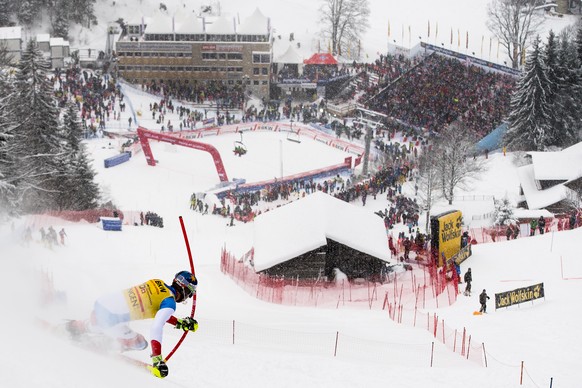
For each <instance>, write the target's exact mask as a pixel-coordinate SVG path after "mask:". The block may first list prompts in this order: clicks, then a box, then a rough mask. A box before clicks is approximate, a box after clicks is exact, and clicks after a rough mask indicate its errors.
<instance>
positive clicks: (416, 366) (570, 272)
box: [0, 0, 582, 388]
mask: <svg viewBox="0 0 582 388" xmlns="http://www.w3.org/2000/svg"><path fill="white" fill-rule="evenodd" d="M488 2H489V1H488V0H474V1H466V0H443V1H439V2H434V1H422V2H404V1H396V0H383V1H380V0H374V1H371V8H372V9H371V11H372V12H371V19H370V29H369V31H368V32H367V34H366V37H365V39H362V42H363V45H364V48H365V53H366V54H367V55H368V54H369V59H370V60H372V59H373V58H375V56H376V53H377V52H383V51H385V48H386V44H387V41H388V39H390V40H391V39H394V40H397V41H398V42H400V43H403V44H405V45H407V44H408V41H409V39H410V38H409V36H408V28H407V26H408V25H410V26H411V31H412V34H411V36H413V37H415V36H416V35H417V34H418V35H421V36H424V35H425V34H426V25H427V20H431V21H433V22H436V21H438V22H439V28H440V29H441V32H440V34H441V36H443V35H444V36H446V37H448V33H447V32H448V31H449V28H453V29H454V31H455V38H456V30H457V29H459V30H461V31H462V33H463V32H464V31H466V30H467V31H470V35H471V43H470V49H469V50H475V51H476V52H477V53H478V51H479V48H478V46H479V44H480V41H481V39H479V38H474V37H480V36H481V35H485V34H486V31H487V30H486V27H485V21H486V16H485V6H486V4H487V3H488ZM165 3H166V4H167V5H168V6H169V7H171V6H173V5H176V6H179V7H182V5H183V3H186V2H184V1H172V2H170V1H166V2H165ZM241 3H242V2H240V1H235V0H224V1H221V5H222V8H223V9H228V10H233V11H234V10H235V9H237V7H239V6H241ZM247 5H248V2H244V4H243V6H245V7H246V6H247ZM148 6H149V7H150V8H151V9H152V10H153V9H155V8H156V7H159V1H146V0H144V1H142V2H140V5H139V7H140V8H141V11H142V13H143V14H144V15H148V14H150V13H151V14H153V11H152V12H149V11H150V10H149V9H148ZM255 6H258V7H260V9H261V11H262V12H263V13H264V14H265V15H266V16H267V17H270V18H271V22H272V25H273V26H274V28H276V29H277V31H278V33H283V34H285V33H288V32H293V31H295V32H296V39H303V42H309V43H312V44H304V43H303V42H302V45H301V47H302V48H305V47H307V50H312V51H311V52H308V54H307V55H305V57H308V56H309V55H310V54H311V53H312V52H313V50H316V47H317V39H316V37H315V34H316V33H317V31H318V30H319V27H318V24H317V12H316V8H317V6H316V4H315V3H314V2H313V1H311V0H309V1H308V0H296V1H272V0H256V1H255V2H253V4H252V6H251V8H253V7H255ZM136 8H137V7H136V5H135V2H127V1H119V0H118V1H116V5H115V6H109V5H108V6H107V7H104V8H102V9H99V10H98V11H99V12H100V14H99V15H98V17H100V20H108V21H112V20H116V19H117V18H118V17H125V18H129V17H138V16H136V15H135V14H136ZM138 11H139V9H138ZM550 19H551V18H550ZM572 20H573V17H571V16H568V15H566V16H564V17H563V18H559V19H558V18H555V19H551V20H550V22H552V26H554V29H555V30H558V29H559V27H560V26H564V25H566V24H569V23H571V22H572ZM388 21H390V25H391V27H392V36H390V37H387V34H386V28H387V22H388ZM101 26H103V27H104V26H106V24H105V23H102V25H101ZM401 27H402V30H403V31H406V34H405V33H403V34H402V38H401V37H400V28H401ZM405 27H406V28H405ZM103 30H104V29H103ZM97 31H99V28H97ZM275 35H276V34H275ZM71 36H75V37H79V38H80V39H81V40H83V43H82V44H81V45H82V46H83V47H86V46H87V45H90V46H93V45H98V44H103V45H104V44H105V38H103V39H101V38H99V37H96V36H95V34H87V32H80V33H79V34H76V33H75V32H72V33H71ZM486 36H488V35H486ZM425 38H426V37H425ZM447 39H448V38H447ZM281 40H283V41H285V40H286V36H284V37H283V38H282V39H281ZM435 40H436V39H435ZM431 41H432V38H431ZM325 46H326V45H325V44H323V45H322V47H325ZM286 48H287V43H286V42H285V44H284V45H283V48H282V51H280V52H283V51H284V50H285V49H286ZM489 56H490V57H491V55H489ZM275 57H276V55H275ZM485 57H486V58H487V55H486V54H485ZM491 59H492V60H494V61H503V55H502V56H501V57H500V58H495V55H493V56H492V57H491ZM127 98H128V99H131V100H132V101H133V105H134V106H135V107H136V109H137V108H138V107H142V108H145V107H146V106H147V101H146V99H145V97H139V96H138V95H137V94H135V95H131V96H129V94H128V97H127ZM144 111H147V110H146V109H144ZM146 116H147V115H146ZM122 120H125V121H122V122H123V123H125V122H126V120H127V116H124V117H122ZM253 135H255V136H250V134H249V135H248V136H247V134H245V145H247V147H248V150H249V152H248V154H247V155H245V156H244V157H243V158H238V157H234V156H233V155H232V144H233V141H234V140H238V138H236V137H234V138H228V135H223V136H219V137H214V138H208V139H204V140H205V141H206V140H207V141H209V142H210V141H212V143H213V145H215V146H216V147H217V148H218V149H219V150H220V152H221V154H222V156H223V161H224V162H225V165H226V167H227V171H228V172H229V174H230V175H229V176H230V177H231V178H232V177H235V176H241V177H245V178H247V181H248V182H253V181H256V180H260V179H272V178H273V177H275V176H279V175H280V173H279V171H280V165H281V164H280V157H281V156H280V154H279V151H278V149H279V148H278V144H279V141H280V138H277V137H276V136H277V134H273V133H265V132H259V133H255V134H253ZM111 142H113V141H112V140H106V139H98V140H91V141H89V142H88V146H89V149H90V152H91V155H92V157H93V158H94V168H95V170H96V171H97V172H98V176H97V181H98V182H99V183H100V185H101V187H103V188H104V190H105V191H106V194H107V195H108V196H109V197H110V198H111V199H112V200H113V201H114V202H115V203H116V204H117V205H118V206H119V208H120V209H122V210H144V211H145V210H151V211H155V212H157V213H158V214H160V215H161V216H162V217H164V225H165V227H164V228H153V227H145V226H144V227H140V226H133V225H124V228H123V231H121V232H108V231H104V230H102V229H101V228H100V227H99V226H98V224H89V223H78V224H73V223H69V222H66V221H63V220H60V219H56V218H51V217H41V216H36V217H23V218H21V219H17V220H14V230H12V227H11V223H6V224H3V225H0V246H2V250H1V254H0V267H1V268H2V281H3V288H4V290H5V291H4V292H5V297H4V300H3V302H4V306H3V315H2V319H1V320H0V343H2V345H3V356H2V361H3V367H4V369H3V373H2V374H1V375H0V386H2V387H16V388H18V387H23V388H24V387H26V388H29V387H43V388H57V387H58V388H63V387H65V388H66V387H79V386H82V387H84V388H93V387H95V388H102V387H104V386H110V387H129V386H131V387H133V386H139V387H142V388H148V387H159V386H161V385H163V386H179V387H192V386H200V387H297V386H302V387H350V388H351V387H361V386H395V387H413V388H415V387H451V388H455V387H463V388H464V387H468V386H470V387H473V388H490V387H496V388H498V387H499V388H503V387H518V386H519V387H532V388H533V387H545V386H549V385H550V381H552V380H551V379H553V383H554V384H555V385H554V386H560V387H575V386H578V384H580V381H582V369H581V368H580V355H579V349H581V348H582V337H581V336H580V335H579V328H578V322H579V321H580V318H581V315H582V313H581V312H580V309H579V308H578V306H579V305H580V294H581V293H582V281H581V279H582V261H580V260H579V256H580V254H579V242H578V241H579V240H578V239H582V228H580V229H577V230H573V231H563V232H559V233H558V232H557V233H551V234H546V235H543V236H535V237H528V238H521V239H518V240H512V241H502V242H497V243H491V244H480V245H475V246H473V256H471V257H470V258H469V259H468V260H467V261H466V262H464V263H463V264H462V266H461V267H462V272H463V273H464V272H465V271H466V268H468V267H471V268H472V272H473V279H474V281H473V289H474V290H475V291H480V290H481V289H484V288H485V289H487V291H488V293H489V295H490V296H492V297H493V295H494V294H495V293H497V292H504V291H508V290H512V289H515V288H519V287H522V286H527V285H531V284H535V283H539V282H543V283H544V287H545V291H546V297H545V299H543V300H537V301H534V302H533V303H525V304H522V305H519V306H513V307H510V308H507V309H503V310H498V311H495V310H494V307H493V301H490V302H489V314H487V315H483V316H474V315H473V314H472V312H473V311H474V310H476V309H477V308H478V307H479V304H478V299H477V298H478V296H477V294H478V292H475V295H474V296H471V297H463V296H461V297H460V298H459V300H458V301H457V302H456V303H455V304H454V305H452V306H450V307H441V308H439V309H434V310H430V311H429V312H430V313H437V314H438V315H439V316H440V317H441V318H443V319H445V320H446V322H447V325H448V327H452V328H453V329H458V330H462V329H463V328H466V329H467V330H468V331H469V332H470V333H471V334H472V336H473V337H472V338H473V343H474V344H477V345H476V346H477V348H479V345H482V346H483V347H484V348H485V349H486V352H487V353H486V354H487V361H488V367H487V368H485V367H481V366H478V365H477V364H476V363H474V362H472V361H467V360H464V359H462V358H461V357H459V356H458V355H457V354H453V353H452V352H451V351H450V350H449V349H448V348H446V347H444V346H443V345H442V344H440V342H438V341H435V340H434V338H433V337H432V335H431V333H429V332H428V331H426V330H424V329H419V328H412V327H410V326H408V325H406V324H398V323H395V322H394V321H392V320H391V319H389V318H388V315H387V313H386V311H383V310H380V309H379V308H373V309H370V308H351V307H350V306H349V305H346V306H344V305H339V306H338V308H316V307H306V306H282V305H276V304H270V303H265V302H262V301H260V300H258V299H256V298H255V297H254V295H250V294H247V293H246V292H245V291H243V290H242V289H241V288H239V287H238V286H237V285H236V284H235V283H234V282H233V281H232V280H231V279H230V278H229V277H227V276H225V275H223V274H222V273H221V271H220V250H221V249H222V248H223V247H225V246H226V248H227V249H228V250H231V251H233V252H234V253H236V254H237V255H241V254H242V253H244V252H246V250H248V248H249V245H250V241H252V240H251V239H252V235H253V233H252V225H250V224H247V225H242V224H238V223H237V225H236V226H235V227H227V226H226V225H225V224H226V220H225V219H222V218H220V217H216V216H208V215H205V216H202V215H200V214H199V213H194V212H192V211H191V210H189V198H190V194H191V193H192V192H203V191H205V190H208V189H209V188H212V187H213V186H215V185H216V184H217V183H218V178H217V176H216V170H215V168H214V165H213V163H212V160H211V158H210V157H208V155H201V153H198V152H196V151H194V150H187V149H183V148H177V147H167V146H164V145H161V144H155V145H153V148H154V155H155V156H156V158H157V159H159V160H160V164H159V165H158V166H156V167H151V166H148V165H146V163H145V159H144V158H143V155H142V154H138V155H135V156H134V157H133V158H132V159H131V160H130V161H129V162H127V163H124V164H122V165H119V166H116V167H114V168H110V169H105V168H104V167H103V162H102V161H103V159H104V158H106V157H108V156H112V155H113V154H115V153H116V152H117V150H115V149H114V147H113V146H112V145H110V144H109V143H111ZM247 143H248V144H247ZM285 143H289V142H285ZM295 146H296V147H297V148H300V150H299V154H293V155H291V148H290V149H289V150H284V152H283V155H284V157H285V155H289V157H290V158H289V159H284V163H283V165H284V169H285V170H284V175H288V174H290V173H293V172H294V171H295V172H300V171H305V170H306V169H311V168H314V167H315V166H316V165H317V166H320V167H322V166H328V165H331V164H333V163H337V162H334V160H335V159H336V158H341V157H343V156H342V155H338V154H336V153H331V150H330V151H329V152H330V154H328V153H327V151H325V149H324V148H321V147H322V145H321V144H319V143H317V142H311V141H307V140H304V139H302V142H301V143H300V144H296V145H295ZM334 152H335V151H334ZM510 155H511V154H508V156H507V157H504V156H503V155H502V154H499V153H494V154H490V155H489V159H488V160H487V161H486V164H487V166H488V171H486V172H485V173H483V175H482V176H481V177H480V180H477V181H475V182H473V185H472V188H469V189H467V190H466V191H465V192H458V193H456V194H458V195H459V196H464V199H460V200H458V201H457V200H455V202H454V203H453V205H452V207H451V206H449V205H447V204H445V203H439V204H438V210H437V209H435V210H434V213H435V214H436V213H438V212H440V211H444V210H448V209H451V208H459V209H462V211H463V213H464V215H465V216H468V215H471V214H475V215H478V214H483V213H486V212H490V211H492V210H493V203H492V201H491V200H479V199H477V198H485V197H487V196H492V195H495V196H498V195H502V196H503V195H507V196H508V197H509V198H511V199H512V200H515V199H516V198H517V197H518V189H519V180H518V178H517V177H518V168H517V167H515V166H514V165H513V164H512V163H511V156H510ZM404 190H405V191H406V192H408V193H410V192H411V191H412V192H413V189H411V187H409V186H405V188H404ZM471 198H473V199H471ZM354 204H355V206H361V205H360V204H359V203H357V202H355V203H354ZM385 207H387V203H386V201H384V200H382V199H381V198H379V199H378V200H376V201H375V200H373V199H372V198H368V203H367V204H366V210H368V211H370V212H371V211H375V210H379V209H384V208H385ZM179 216H183V219H184V223H185V226H186V231H187V234H188V237H189V242H190V246H191V247H192V253H193V257H194V261H195V265H196V274H197V276H198V278H199V287H198V301H197V302H198V303H197V310H196V318H197V319H198V320H199V322H200V329H199V330H198V332H196V333H192V334H190V335H188V337H187V338H186V340H185V342H184V343H183V344H182V346H181V347H180V348H179V349H178V351H177V352H176V353H175V355H174V356H173V358H172V359H171V360H170V361H169V367H170V375H169V377H168V378H167V379H166V380H162V381H160V380H157V379H155V378H153V377H151V376H148V375H147V374H144V373H142V372H141V371H139V370H137V369H135V368H132V367H130V366H128V365H125V364H123V363H120V362H118V361H116V360H115V359H112V358H109V357H105V356H102V355H98V354H93V353H91V352H87V351H86V350H84V349H80V348H77V347H75V346H72V345H71V344H69V343H67V342H65V341H62V340H60V339H58V338H55V337H53V336H51V335H47V333H46V331H44V330H42V329H39V328H38V327H37V326H36V325H35V324H34V322H35V318H36V317H38V316H43V317H46V318H47V319H48V318H52V319H55V320H57V319H62V318H84V317H87V316H88V315H89V313H90V311H91V309H92V303H93V301H94V300H95V298H97V297H98V296H99V295H101V294H103V293H106V292H109V291H115V290H118V289H123V288H126V287H128V286H131V285H134V284H138V283H140V282H143V281H144V280H146V279H149V278H158V277H159V278H163V279H166V280H168V281H169V280H170V279H171V278H172V277H173V275H174V274H175V273H176V272H178V271H179V270H181V269H185V268H187V266H188V255H187V251H186V248H185V244H184V239H183V235H182V230H181V227H180V224H179V221H178V220H179V219H178V217H179ZM421 220H423V217H421ZM33 224H34V227H35V234H34V239H35V242H34V243H32V244H31V245H30V246H28V247H26V246H24V245H23V244H22V242H21V236H22V233H23V231H24V229H25V228H26V226H29V225H31V226H32V225H33ZM49 225H52V226H53V227H54V228H55V229H56V230H59V229H60V228H61V227H64V228H65V230H66V231H67V235H68V237H67V238H66V246H65V247H54V248H53V249H52V250H50V249H47V248H45V247H43V246H42V245H41V244H40V243H38V240H39V235H38V232H37V231H36V228H38V227H40V226H45V227H47V226H49ZM356 226H357V225H356ZM38 270H43V271H45V272H47V273H48V274H50V276H51V278H52V280H53V282H54V287H55V289H56V290H57V291H58V292H59V294H58V298H57V300H61V302H60V303H52V304H51V303H41V302H40V301H39V300H38V294H37V293H38V289H37V276H36V273H37V271H38ZM178 308H179V311H178V313H177V315H178V316H186V315H188V313H189V311H190V305H186V306H178ZM132 326H133V327H134V328H135V329H136V330H138V331H140V332H142V333H144V334H145V335H147V333H148V322H138V323H135V325H132ZM234 327H236V331H235V333H236V342H235V344H233V338H234V336H233V335H232V329H233V328H234ZM179 335H180V333H178V332H176V331H174V330H172V329H171V328H167V329H166V332H165V334H164V353H167V352H168V351H169V349H171V348H172V346H173V344H174V343H175V342H176V341H177V339H178V338H179ZM336 338H339V344H340V348H339V349H338V350H339V352H338V355H337V356H336V357H334V346H333V344H334V341H335V340H336ZM433 341H434V343H435V359H434V367H432V368H431V367H429V362H430V349H431V344H432V342H433ZM342 346H343V348H342ZM134 356H135V357H138V358H140V359H143V360H148V354H147V351H144V352H140V353H138V354H135V355H134ZM522 362H523V365H524V367H525V369H524V370H523V384H520V379H521V376H522V373H521V372H522V369H521V365H522Z"/></svg>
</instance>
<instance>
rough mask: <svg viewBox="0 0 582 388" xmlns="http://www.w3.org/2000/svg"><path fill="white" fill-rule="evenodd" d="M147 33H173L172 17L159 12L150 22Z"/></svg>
mask: <svg viewBox="0 0 582 388" xmlns="http://www.w3.org/2000/svg"><path fill="white" fill-rule="evenodd" d="M145 32H146V34H171V33H172V17H171V16H168V15H164V14H158V15H157V16H156V17H155V18H153V19H151V20H150V22H149V23H148V25H147V27H146V30H145Z"/></svg>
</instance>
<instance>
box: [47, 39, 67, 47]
mask: <svg viewBox="0 0 582 388" xmlns="http://www.w3.org/2000/svg"><path fill="white" fill-rule="evenodd" d="M49 45H50V46H51V47H53V46H57V47H62V46H68V45H69V41H68V40H64V39H63V38H50V39H49Z"/></svg>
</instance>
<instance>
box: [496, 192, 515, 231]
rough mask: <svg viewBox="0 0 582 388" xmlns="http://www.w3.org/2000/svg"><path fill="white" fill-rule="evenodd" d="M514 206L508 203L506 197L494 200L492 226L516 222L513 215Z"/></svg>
mask: <svg viewBox="0 0 582 388" xmlns="http://www.w3.org/2000/svg"><path fill="white" fill-rule="evenodd" d="M513 209H514V206H513V205H512V204H511V202H509V199H508V198H507V197H505V198H503V199H500V200H495V221H494V222H493V224H494V225H509V224H512V223H515V222H517V218H516V217H515V215H514V214H513Z"/></svg>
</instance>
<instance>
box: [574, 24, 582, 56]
mask: <svg viewBox="0 0 582 388" xmlns="http://www.w3.org/2000/svg"><path fill="white" fill-rule="evenodd" d="M575 45H576V56H577V57H578V62H579V63H582V24H581V23H578V29H577V30H576V39H575Z"/></svg>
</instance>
